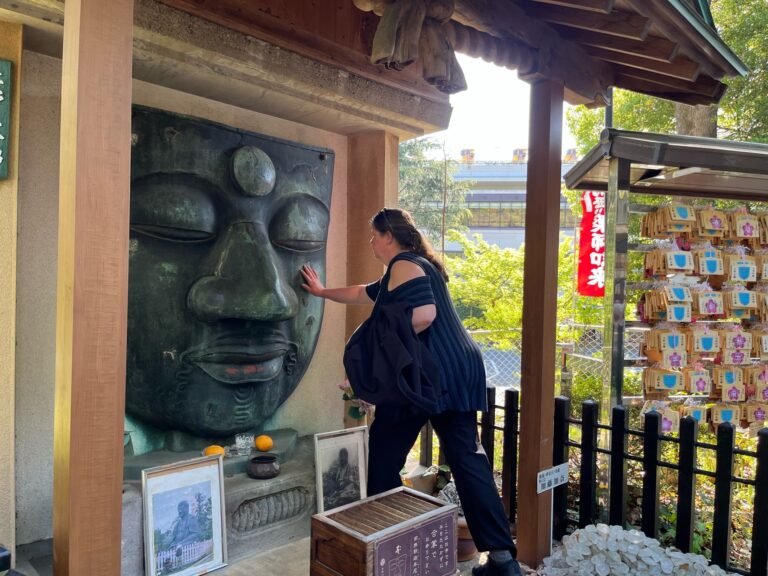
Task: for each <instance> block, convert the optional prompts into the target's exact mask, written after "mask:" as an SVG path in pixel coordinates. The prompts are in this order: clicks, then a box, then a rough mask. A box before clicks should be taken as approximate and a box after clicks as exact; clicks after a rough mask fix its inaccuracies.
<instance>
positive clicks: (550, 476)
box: [536, 462, 568, 494]
mask: <svg viewBox="0 0 768 576" xmlns="http://www.w3.org/2000/svg"><path fill="white" fill-rule="evenodd" d="M567 483H568V462H564V463H563V464H559V465H558V466H555V467H554V468H547V469H546V470H542V471H541V472H539V473H538V475H537V476H536V484H537V486H538V489H537V491H536V492H537V494H541V493H542V492H546V491H547V490H552V488H555V487H557V486H561V485H563V484H567Z"/></svg>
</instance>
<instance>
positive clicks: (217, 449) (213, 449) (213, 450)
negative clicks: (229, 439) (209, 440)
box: [203, 444, 224, 456]
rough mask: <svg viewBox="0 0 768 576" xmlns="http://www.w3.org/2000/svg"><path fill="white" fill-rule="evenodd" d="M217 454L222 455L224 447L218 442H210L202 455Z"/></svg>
mask: <svg viewBox="0 0 768 576" xmlns="http://www.w3.org/2000/svg"><path fill="white" fill-rule="evenodd" d="M219 454H221V455H222V456H223V455H224V448H222V447H221V446H219V445H218V444H211V445H210V446H208V447H207V448H206V449H205V450H203V455H205V456H218V455H219Z"/></svg>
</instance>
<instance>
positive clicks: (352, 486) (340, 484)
mask: <svg viewBox="0 0 768 576" xmlns="http://www.w3.org/2000/svg"><path fill="white" fill-rule="evenodd" d="M367 468H368V426H358V427H357V428H347V429H345V430H336V431H334V432H322V433H318V434H315V471H316V475H317V511H318V513H320V512H325V511H327V510H330V509H332V508H338V507H339V506H344V505H345V504H350V503H352V502H356V501H358V500H362V499H363V498H365V497H366V496H367V491H366V480H367V477H368V476H367Z"/></svg>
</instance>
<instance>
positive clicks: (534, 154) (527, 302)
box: [517, 80, 563, 566]
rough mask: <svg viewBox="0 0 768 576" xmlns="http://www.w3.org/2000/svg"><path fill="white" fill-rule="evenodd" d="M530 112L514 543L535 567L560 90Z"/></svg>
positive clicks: (546, 500) (546, 459)
mask: <svg viewBox="0 0 768 576" xmlns="http://www.w3.org/2000/svg"><path fill="white" fill-rule="evenodd" d="M530 114H531V121H530V127H529V146H528V149H529V160H528V188H527V190H526V208H525V211H526V213H525V266H524V274H525V286H524V289H523V344H522V353H521V356H522V378H521V393H520V404H521V414H520V468H519V472H518V478H519V480H518V502H519V507H520V510H519V517H518V522H517V526H518V529H517V537H518V552H519V558H520V560H522V561H523V562H525V563H526V564H528V565H529V566H537V565H538V564H539V562H541V560H543V559H544V558H545V557H546V556H547V555H549V553H550V548H551V545H552V528H551V520H552V506H551V495H550V494H549V492H545V493H543V494H540V495H539V494H537V493H536V475H537V473H538V472H539V471H541V470H544V469H546V468H549V467H551V466H552V450H553V445H552V436H553V428H554V426H553V422H554V405H555V361H556V351H555V343H556V328H557V254H558V244H559V234H560V161H561V160H560V157H561V146H562V142H561V139H562V128H563V127H562V124H563V85H562V84H561V83H557V82H553V81H549V80H544V81H540V82H536V83H534V84H533V85H532V86H531V112H530Z"/></svg>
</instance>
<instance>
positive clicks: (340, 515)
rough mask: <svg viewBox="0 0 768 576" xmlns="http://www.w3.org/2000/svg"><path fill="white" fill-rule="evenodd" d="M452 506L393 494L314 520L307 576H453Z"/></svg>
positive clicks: (410, 492)
mask: <svg viewBox="0 0 768 576" xmlns="http://www.w3.org/2000/svg"><path fill="white" fill-rule="evenodd" d="M456 510H457V508H456V506H455V505H453V504H448V503H446V502H443V501H442V500H437V499H436V498H432V497H431V496H427V495H426V494H422V493H421V492H416V491H414V490H410V489H408V488H396V489H395V490H390V491H389V492H384V493H382V494H377V495H376V496H371V497H370V498H366V499H365V500H361V501H360V502H355V503H353V504H348V505H346V506H341V507H339V508H334V509H333V510H328V511H327V512H323V513H322V514H315V515H314V516H313V517H312V550H311V552H310V554H311V558H310V574H311V576H453V575H454V574H456V516H457V512H456Z"/></svg>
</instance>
